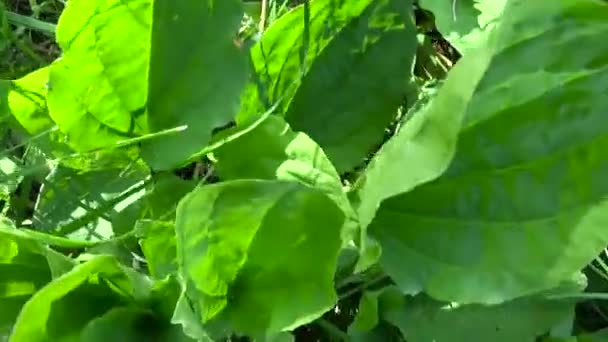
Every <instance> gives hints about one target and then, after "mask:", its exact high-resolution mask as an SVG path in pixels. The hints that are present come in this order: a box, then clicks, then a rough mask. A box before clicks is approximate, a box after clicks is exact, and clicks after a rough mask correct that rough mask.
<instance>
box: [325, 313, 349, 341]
mask: <svg viewBox="0 0 608 342" xmlns="http://www.w3.org/2000/svg"><path fill="white" fill-rule="evenodd" d="M317 324H318V325H319V327H321V329H323V330H325V331H326V332H327V333H328V334H330V335H332V336H334V337H336V338H337V339H339V340H341V341H349V340H350V338H349V337H348V335H347V334H346V333H345V332H344V331H342V330H340V329H339V328H338V327H337V326H335V325H333V324H332V323H331V322H329V321H327V320H326V319H324V318H319V319H318V320H317Z"/></svg>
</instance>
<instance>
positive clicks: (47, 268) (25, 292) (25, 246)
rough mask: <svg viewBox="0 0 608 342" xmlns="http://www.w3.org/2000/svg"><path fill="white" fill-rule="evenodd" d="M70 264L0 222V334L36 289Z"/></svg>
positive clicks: (62, 271)
mask: <svg viewBox="0 0 608 342" xmlns="http://www.w3.org/2000/svg"><path fill="white" fill-rule="evenodd" d="M72 266H73V263H72V262H71V260H69V259H68V258H65V257H64V256H63V255H61V254H59V253H56V252H54V251H52V250H51V249H49V248H47V247H46V246H44V245H43V244H42V243H40V242H39V241H38V240H37V239H34V238H32V237H30V236H27V235H25V234H23V233H22V232H21V231H20V230H17V229H15V228H11V227H9V226H7V225H6V224H5V223H0V274H2V277H1V278H0V308H2V310H0V333H1V332H2V331H5V330H8V329H9V328H10V327H11V326H12V324H13V323H14V322H15V319H16V318H17V315H18V314H19V311H20V309H21V307H22V306H23V304H25V302H26V301H27V300H28V299H29V298H30V297H31V296H32V295H33V294H34V293H36V291H38V290H39V289H40V288H42V287H43V286H44V285H46V284H47V283H48V282H49V281H51V279H52V278H54V277H57V276H59V275H60V274H62V273H64V272H67V271H68V270H69V269H70V268H71V267H72Z"/></svg>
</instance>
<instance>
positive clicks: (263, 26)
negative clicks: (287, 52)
mask: <svg viewBox="0 0 608 342" xmlns="http://www.w3.org/2000/svg"><path fill="white" fill-rule="evenodd" d="M267 12H268V0H262V10H261V11H260V32H264V30H265V29H266V16H267V15H268V14H267Z"/></svg>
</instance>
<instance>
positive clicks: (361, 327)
mask: <svg viewBox="0 0 608 342" xmlns="http://www.w3.org/2000/svg"><path fill="white" fill-rule="evenodd" d="M382 292H383V291H382V290H380V291H365V292H363V295H362V296H361V300H360V301H359V308H358V310H357V316H355V319H354V320H353V323H352V324H351V325H350V326H349V327H348V335H349V336H355V335H361V334H362V333H367V332H369V331H371V330H373V329H374V327H376V326H377V325H378V324H379V322H380V320H379V318H378V296H379V295H380V294H382Z"/></svg>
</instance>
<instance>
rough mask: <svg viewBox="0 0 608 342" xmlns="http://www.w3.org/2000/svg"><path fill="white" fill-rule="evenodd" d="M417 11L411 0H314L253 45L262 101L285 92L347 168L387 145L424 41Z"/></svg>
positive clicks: (303, 127) (304, 125)
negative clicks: (384, 142)
mask: <svg viewBox="0 0 608 342" xmlns="http://www.w3.org/2000/svg"><path fill="white" fill-rule="evenodd" d="M411 11H412V3H411V1H401V0H399V1H397V0H377V1H370V0H356V1H349V2H343V1H338V0H321V1H314V2H311V3H310V5H304V6H300V7H299V8H298V9H296V10H293V11H291V12H290V13H288V14H286V15H285V16H283V17H281V18H280V19H278V20H277V21H276V22H275V23H274V24H273V25H272V26H271V27H270V28H269V29H268V31H267V32H266V33H265V34H264V36H263V38H262V40H261V42H260V43H259V44H257V45H256V46H255V47H254V48H253V49H252V58H253V61H254V65H255V67H256V70H257V72H258V77H259V79H260V82H261V83H262V89H263V92H262V93H261V94H258V96H259V97H260V98H261V99H262V100H261V103H265V104H272V103H275V102H277V101H279V100H281V99H282V98H283V97H284V98H285V104H284V105H283V106H282V107H283V112H284V113H285V118H286V120H287V121H288V122H289V124H290V125H291V126H292V127H293V129H294V130H296V131H302V132H304V133H306V134H308V135H309V136H310V137H311V138H312V139H313V140H315V141H316V142H317V143H318V144H319V145H320V146H321V147H322V148H323V150H324V151H325V153H326V154H327V155H328V156H329V159H330V160H331V161H332V162H333V163H334V165H335V166H336V168H337V170H338V171H339V172H340V173H342V172H345V171H348V170H351V169H352V168H353V167H354V166H356V165H358V164H360V163H361V162H362V161H363V160H364V158H365V157H366V156H367V155H368V154H369V153H370V152H371V151H372V150H373V148H374V146H376V145H378V144H379V143H381V141H382V139H383V137H384V134H385V132H384V130H385V127H386V126H387V125H388V124H389V123H390V122H391V121H392V120H393V119H394V117H395V115H396V111H397V108H398V107H399V105H400V104H401V102H402V100H403V97H404V95H405V92H406V89H407V87H408V81H409V79H410V77H411V72H412V68H413V60H414V55H415V52H416V44H417V40H416V28H415V25H414V21H413V14H412V13H411ZM258 92H259V91H258ZM257 110H259V108H257ZM243 116H244V115H243Z"/></svg>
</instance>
